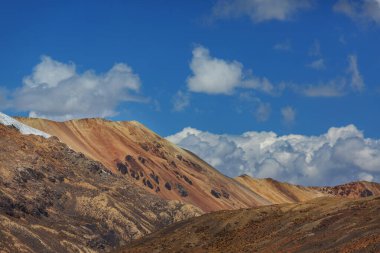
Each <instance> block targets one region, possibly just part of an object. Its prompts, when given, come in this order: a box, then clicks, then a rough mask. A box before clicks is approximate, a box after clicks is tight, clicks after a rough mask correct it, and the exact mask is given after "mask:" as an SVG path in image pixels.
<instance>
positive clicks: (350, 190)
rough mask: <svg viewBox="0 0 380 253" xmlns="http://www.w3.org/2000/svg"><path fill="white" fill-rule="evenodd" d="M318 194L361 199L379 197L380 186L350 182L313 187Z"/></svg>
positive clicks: (362, 182) (370, 183) (363, 182)
mask: <svg viewBox="0 0 380 253" xmlns="http://www.w3.org/2000/svg"><path fill="white" fill-rule="evenodd" d="M315 189H317V190H319V191H320V192H323V193H327V194H329V195H334V196H339V197H346V198H352V199H355V198H363V197H370V196H379V195H380V184H378V183H372V182H365V181H361V182H351V183H347V184H342V185H337V186H331V187H315Z"/></svg>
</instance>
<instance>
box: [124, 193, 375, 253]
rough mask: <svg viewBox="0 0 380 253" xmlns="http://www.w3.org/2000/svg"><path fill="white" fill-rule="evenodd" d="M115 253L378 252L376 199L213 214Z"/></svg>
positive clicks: (319, 200) (328, 200)
mask: <svg viewBox="0 0 380 253" xmlns="http://www.w3.org/2000/svg"><path fill="white" fill-rule="evenodd" d="M120 252H168V253H169V252H268V253H269V252H270V253H272V252H277V253H285V252H287V253H290V252H358V253H359V252H380V197H370V198H362V199H359V200H350V199H343V198H317V199H313V200H310V201H307V202H304V203H298V204H282V205H273V206H264V207H257V208H252V209H242V210H233V211H219V212H215V213H210V214H205V215H203V216H201V217H196V218H192V219H189V220H187V221H184V222H180V223H177V224H174V225H171V226H169V227H168V228H166V229H164V230H160V231H158V232H156V233H153V234H151V235H149V236H147V237H145V238H143V239H140V240H138V241H135V242H133V243H132V244H130V245H128V246H126V247H124V249H123V250H121V251H120Z"/></svg>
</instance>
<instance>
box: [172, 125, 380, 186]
mask: <svg viewBox="0 0 380 253" xmlns="http://www.w3.org/2000/svg"><path fill="white" fill-rule="evenodd" d="M167 139H168V140H170V141H172V142H174V143H176V144H178V145H180V146H181V147H184V148H186V149H188V150H190V151H192V152H194V153H195V154H197V155H199V156H200V157H201V158H202V159H204V160H205V161H207V162H208V163H210V164H211V165H213V166H214V167H216V168H217V169H219V170H220V171H221V172H222V173H224V174H226V175H228V176H231V177H235V176H238V175H241V174H243V173H246V174H250V175H252V176H256V177H272V178H275V179H277V180H283V181H288V182H292V183H297V184H304V185H334V184H339V183H344V182H348V181H354V180H367V181H379V180H380V140H374V139H367V138H364V136H363V133H362V132H361V131H359V130H358V129H357V128H356V127H355V126H354V125H348V126H346V127H340V128H330V129H329V130H328V132H327V133H325V134H322V135H320V136H303V135H285V136H278V135H276V134H275V133H273V132H246V133H243V134H241V135H226V134H224V135H218V134H212V133H209V132H203V131H199V130H196V129H193V128H185V129H183V130H182V131H181V132H179V133H177V134H174V135H172V136H169V137H167Z"/></svg>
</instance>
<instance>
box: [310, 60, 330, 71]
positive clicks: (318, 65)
mask: <svg viewBox="0 0 380 253" xmlns="http://www.w3.org/2000/svg"><path fill="white" fill-rule="evenodd" d="M307 66H308V67H310V68H312V69H316V70H321V69H325V68H326V65H325V61H324V60H323V59H322V58H321V59H317V60H315V61H312V62H311V63H310V64H308V65H307Z"/></svg>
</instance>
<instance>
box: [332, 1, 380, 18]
mask: <svg viewBox="0 0 380 253" xmlns="http://www.w3.org/2000/svg"><path fill="white" fill-rule="evenodd" d="M333 9H334V11H336V12H340V13H343V14H345V15H347V16H348V17H350V18H351V19H353V20H355V21H359V22H373V23H375V24H380V1H379V0H355V1H353V0H339V1H338V2H337V3H336V4H335V5H334V7H333Z"/></svg>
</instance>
